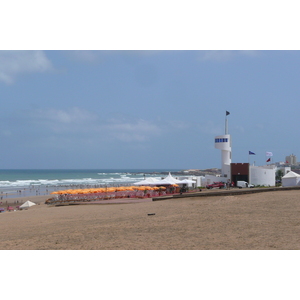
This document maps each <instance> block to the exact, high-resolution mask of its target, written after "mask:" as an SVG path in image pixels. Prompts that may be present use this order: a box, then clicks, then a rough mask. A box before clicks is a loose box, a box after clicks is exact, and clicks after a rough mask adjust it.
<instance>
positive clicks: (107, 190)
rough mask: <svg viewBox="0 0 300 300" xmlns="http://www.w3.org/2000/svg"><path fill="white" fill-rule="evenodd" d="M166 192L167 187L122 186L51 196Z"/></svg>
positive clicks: (81, 190)
mask: <svg viewBox="0 0 300 300" xmlns="http://www.w3.org/2000/svg"><path fill="white" fill-rule="evenodd" d="M161 189H163V190H165V189H166V188H165V187H163V186H162V187H156V186H121V187H107V188H95V189H74V190H62V191H57V192H52V193H51V194H54V195H55V194H56V195H61V194H93V193H95V194H96V193H114V192H123V191H124V192H126V191H150V190H152V191H157V190H161Z"/></svg>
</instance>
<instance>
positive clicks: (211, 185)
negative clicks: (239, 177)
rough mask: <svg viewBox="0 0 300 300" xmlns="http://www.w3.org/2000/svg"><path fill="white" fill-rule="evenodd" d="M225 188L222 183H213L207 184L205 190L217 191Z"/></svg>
mask: <svg viewBox="0 0 300 300" xmlns="http://www.w3.org/2000/svg"><path fill="white" fill-rule="evenodd" d="M224 187H225V183H224V182H221V181H220V182H214V183H212V184H208V185H207V186H206V188H207V189H213V188H219V189H222V188H224Z"/></svg>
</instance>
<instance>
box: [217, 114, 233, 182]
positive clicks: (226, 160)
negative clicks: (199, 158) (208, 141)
mask: <svg viewBox="0 0 300 300" xmlns="http://www.w3.org/2000/svg"><path fill="white" fill-rule="evenodd" d="M229 114H230V113H229V112H228V111H226V118H225V134H224V135H218V136H216V137H215V148H216V149H220V150H221V161H222V168H221V169H222V175H221V177H225V181H227V180H228V179H230V178H231V173H230V164H231V137H230V134H228V120H227V116H228V115H229Z"/></svg>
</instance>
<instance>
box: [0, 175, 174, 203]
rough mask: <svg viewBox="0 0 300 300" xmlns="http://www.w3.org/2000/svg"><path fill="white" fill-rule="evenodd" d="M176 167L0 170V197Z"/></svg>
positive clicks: (100, 183)
mask: <svg viewBox="0 0 300 300" xmlns="http://www.w3.org/2000/svg"><path fill="white" fill-rule="evenodd" d="M172 171H179V170H165V169H158V170H151V169H119V170H102V169H99V170H97V169H87V170H62V169H51V170H42V169H39V170H15V169H14V170H0V197H1V199H5V198H12V197H25V196H33V195H48V194H50V193H51V192H53V191H57V190H62V189H69V188H74V189H75V188H91V187H105V186H121V185H133V184H134V183H135V182H138V181H141V180H143V179H144V178H145V177H147V178H148V177H155V178H157V179H161V177H165V172H172Z"/></svg>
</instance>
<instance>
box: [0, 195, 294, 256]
mask: <svg viewBox="0 0 300 300" xmlns="http://www.w3.org/2000/svg"><path fill="white" fill-rule="evenodd" d="M299 195H300V193H299V191H297V190H292V191H284V192H282V191H281V192H265V193H258V194H246V195H237V196H221V195H220V196H215V197H202V198H197V197H193V198H180V199H170V200H164V201H153V202H144V203H129V204H114V205H113V204H111V205H72V206H60V207H49V206H47V205H45V204H44V201H45V200H46V199H48V198H49V196H35V197H26V198H22V199H21V202H25V201H27V200H30V201H33V202H35V203H38V204H39V205H36V206H33V207H31V208H29V209H28V210H25V211H14V212H5V213H1V214H0V226H1V229H2V230H1V232H0V249H2V250H4V249H6V250H10V249H22V250H25V249H32V250H35V249H36V250H38V249H48V250H55V249H69V250H72V249H73V250H75V249H76V250H77V249H99V250H100V249H107V250H109V249H124V250H125V249H140V250H144V249H145V250H146V249H153V250H156V249H178V250H185V249H186V250H189V249H194V250H202V249H207V250H218V249H221V250H226V249H236V250H241V249H248V250H251V249H261V250H263V249H268V250H271V249H300V197H299ZM15 200H16V199H9V201H11V202H12V204H13V206H14V201H15ZM18 201H20V198H18ZM4 207H5V206H4ZM149 214H150V215H149Z"/></svg>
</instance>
